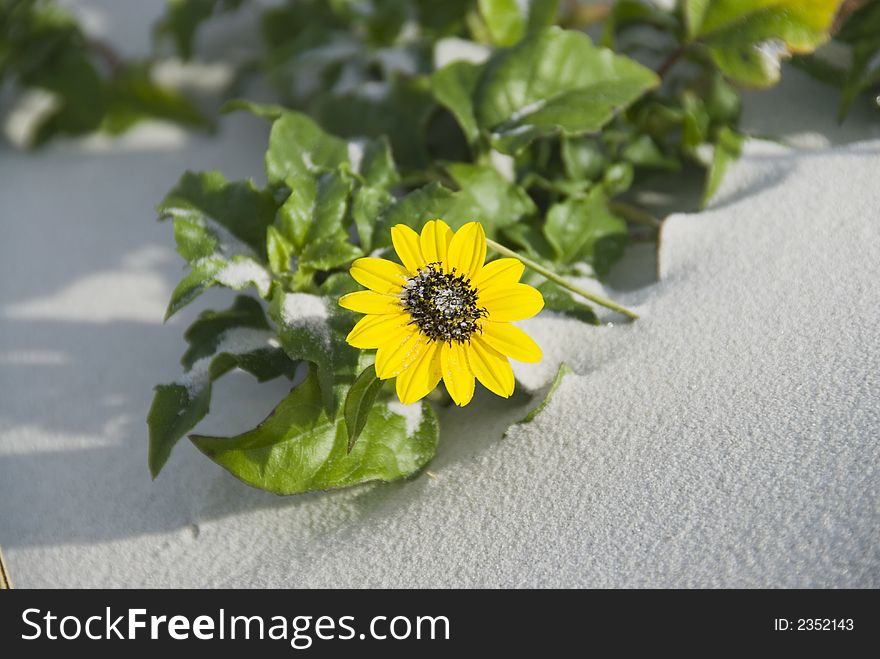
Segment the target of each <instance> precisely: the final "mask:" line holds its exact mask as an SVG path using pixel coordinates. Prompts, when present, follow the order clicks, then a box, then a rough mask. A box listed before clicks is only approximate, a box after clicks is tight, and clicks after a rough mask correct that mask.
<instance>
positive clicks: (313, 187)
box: [277, 172, 352, 254]
mask: <svg viewBox="0 0 880 659" xmlns="http://www.w3.org/2000/svg"><path fill="white" fill-rule="evenodd" d="M286 185H287V187H289V188H290V196H288V198H287V200H286V201H285V202H284V204H282V206H281V208H279V209H278V222H277V226H278V228H279V230H280V231H281V233H282V234H283V235H284V237H285V238H287V239H288V240H289V241H290V243H291V244H292V245H293V249H294V253H296V254H301V253H302V252H303V250H304V249H305V248H306V246H307V245H310V244H312V243H314V242H320V241H324V240H330V239H335V238H342V239H344V238H346V237H347V235H348V234H347V232H346V231H345V229H344V226H343V220H344V218H345V212H346V208H347V205H348V196H349V194H350V193H351V188H352V183H351V179H350V178H348V177H344V176H340V175H339V174H338V173H336V172H326V173H324V174H320V175H318V176H317V177H316V176H312V175H309V174H303V175H300V176H297V177H291V178H289V179H287V181H286Z"/></svg>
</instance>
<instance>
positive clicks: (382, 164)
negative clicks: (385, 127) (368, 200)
mask: <svg viewBox="0 0 880 659" xmlns="http://www.w3.org/2000/svg"><path fill="white" fill-rule="evenodd" d="M350 151H351V149H349V152H350ZM353 164H354V163H352V165H353ZM359 172H360V174H361V176H363V177H364V178H365V179H366V181H367V185H368V186H370V187H372V188H379V189H380V190H387V189H389V188H390V187H392V186H394V185H397V183H399V182H400V174H398V173H397V166H396V165H395V164H394V155H393V154H392V153H391V143H390V142H389V141H388V138H387V137H386V136H385V135H382V136H381V137H378V138H376V139H374V140H370V141H369V142H367V145H366V147H365V148H364V152H363V155H362V157H361V163H360V167H359Z"/></svg>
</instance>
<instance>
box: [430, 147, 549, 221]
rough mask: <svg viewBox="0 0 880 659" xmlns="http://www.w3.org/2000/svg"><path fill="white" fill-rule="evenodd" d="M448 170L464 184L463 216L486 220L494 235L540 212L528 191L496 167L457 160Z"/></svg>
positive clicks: (459, 203)
mask: <svg viewBox="0 0 880 659" xmlns="http://www.w3.org/2000/svg"><path fill="white" fill-rule="evenodd" d="M446 170H447V171H448V172H449V174H450V175H451V176H452V178H453V179H455V182H456V183H458V185H459V187H461V192H460V193H459V194H458V195H456V207H457V208H459V209H461V213H462V214H463V215H467V216H469V217H470V218H471V219H473V220H479V221H480V222H482V223H483V225H484V227H485V228H486V232H487V234H489V235H490V237H491V236H494V235H496V234H497V230H498V229H499V228H502V227H506V226H509V225H511V224H516V223H517V222H519V221H520V220H521V219H522V218H524V217H527V216H530V215H535V214H536V213H537V212H538V209H537V207H536V206H535V203H534V202H533V201H532V198H531V197H529V195H528V194H526V191H525V190H523V189H522V188H521V187H519V186H518V185H516V184H514V183H511V182H510V181H508V180H507V179H506V178H504V177H503V176H502V175H501V174H499V173H498V171H497V170H496V169H495V168H494V167H490V166H487V165H472V164H469V163H453V164H450V165H447V166H446Z"/></svg>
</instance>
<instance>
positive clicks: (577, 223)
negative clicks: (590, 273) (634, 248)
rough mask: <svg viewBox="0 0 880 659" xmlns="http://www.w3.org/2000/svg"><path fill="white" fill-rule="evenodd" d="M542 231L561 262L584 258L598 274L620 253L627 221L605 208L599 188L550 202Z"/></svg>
mask: <svg viewBox="0 0 880 659" xmlns="http://www.w3.org/2000/svg"><path fill="white" fill-rule="evenodd" d="M544 233H545V234H546V236H547V240H548V241H549V242H550V244H551V245H553V248H554V250H555V251H556V257H557V259H558V261H559V262H560V263H562V264H571V263H574V262H577V261H584V262H586V263H589V264H590V265H592V266H593V270H595V272H596V274H597V275H599V276H600V277H602V276H604V275H605V274H607V273H608V270H609V269H610V268H611V266H612V265H613V264H614V263H615V262H616V261H617V260H618V259H619V258H620V257H621V256H622V255H623V250H624V247H625V246H626V243H627V241H628V236H629V233H628V230H627V227H626V222H624V221H623V220H621V219H620V218H619V217H617V216H616V215H614V214H613V213H611V211H609V210H608V203H607V200H606V198H605V195H604V194H603V193H602V191H601V190H599V189H595V190H593V191H592V192H591V193H590V194H589V196H588V197H587V198H586V199H569V200H568V201H564V202H562V203H559V204H555V205H554V206H552V207H551V208H550V210H549V211H548V212H547V221H546V224H545V225H544Z"/></svg>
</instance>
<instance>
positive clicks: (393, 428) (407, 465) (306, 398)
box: [190, 370, 439, 494]
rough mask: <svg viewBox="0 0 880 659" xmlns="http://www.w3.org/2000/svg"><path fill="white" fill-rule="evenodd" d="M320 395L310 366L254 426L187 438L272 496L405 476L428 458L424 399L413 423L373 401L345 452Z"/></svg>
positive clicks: (344, 437) (431, 444)
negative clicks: (233, 434)
mask: <svg viewBox="0 0 880 659" xmlns="http://www.w3.org/2000/svg"><path fill="white" fill-rule="evenodd" d="M321 400H322V394H321V388H320V386H319V384H318V378H317V377H316V375H315V373H314V370H312V371H311V372H310V374H309V376H308V377H307V378H306V380H305V381H304V382H303V383H302V384H300V385H299V386H297V387H296V388H294V389H293V390H292V391H291V392H290V394H289V395H288V396H287V397H286V398H285V399H284V400H283V401H281V403H280V404H279V406H278V407H277V408H276V409H275V410H274V411H273V412H272V414H270V415H269V417H268V418H267V419H266V420H265V421H264V422H263V423H261V424H260V425H259V426H257V427H256V428H255V429H253V430H251V431H249V432H246V433H243V434H241V435H238V436H236V437H231V438H224V437H205V436H199V435H194V436H191V437H190V439H191V440H192V442H193V444H195V445H196V447H197V448H198V449H199V450H200V451H202V452H203V453H204V454H205V455H207V456H208V457H209V458H211V459H212V460H214V461H215V462H216V463H217V464H219V465H220V466H222V467H223V468H225V469H227V470H228V471H229V472H230V473H232V474H233V475H234V476H235V477H236V478H239V479H241V480H242V481H244V482H245V483H247V484H248V485H252V486H254V487H258V488H260V489H263V490H268V491H270V492H275V493H276V494H295V493H300V492H309V491H314V490H327V489H332V488H338V487H347V486H351V485H356V484H359V483H366V482H369V481H375V480H379V481H393V480H397V479H400V478H406V477H407V476H411V475H412V474H414V473H416V472H417V471H418V470H419V469H421V468H422V467H424V466H425V464H427V463H428V461H429V460H430V459H431V458H432V457H433V456H434V452H435V451H436V446H437V439H438V434H439V433H438V426H437V419H436V417H435V415H434V412H433V410H431V408H430V406H429V405H427V404H425V403H418V404H417V406H418V409H419V410H420V418H419V421H418V422H417V423H416V424H413V423H412V422H411V421H410V420H409V419H408V418H407V417H404V416H403V415H401V414H398V413H396V412H394V411H392V410H391V408H390V407H389V406H387V405H375V406H374V407H373V408H372V410H371V411H370V413H369V415H368V418H367V422H366V424H365V425H364V428H363V430H362V432H361V436H360V440H359V441H358V442H357V443H356V444H355V446H354V447H353V449H352V451H351V452H350V453H349V451H348V443H349V442H348V432H347V431H346V427H345V421H344V420H343V419H342V418H341V417H339V418H337V419H335V420H333V419H331V418H329V417H328V415H327V413H326V411H325V409H324V407H323V406H322V404H321ZM407 414H408V415H409V414H410V413H409V412H408V413H407Z"/></svg>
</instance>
